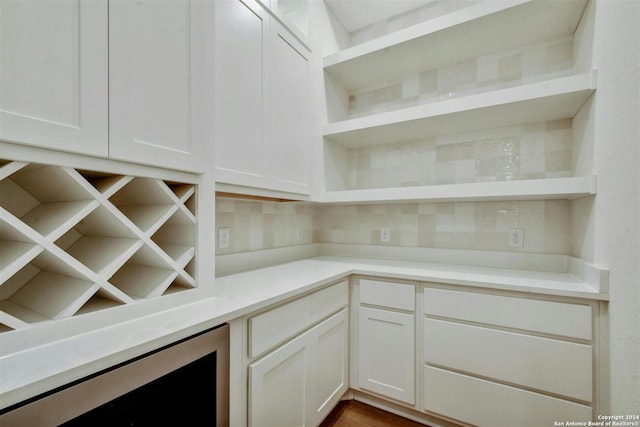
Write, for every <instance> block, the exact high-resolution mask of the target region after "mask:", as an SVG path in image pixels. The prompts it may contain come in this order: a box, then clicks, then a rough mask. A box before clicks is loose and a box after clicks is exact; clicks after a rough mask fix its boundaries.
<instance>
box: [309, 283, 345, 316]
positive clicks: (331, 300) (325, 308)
mask: <svg viewBox="0 0 640 427" xmlns="http://www.w3.org/2000/svg"><path fill="white" fill-rule="evenodd" d="M347 305H349V282H348V281H346V280H345V281H343V282H340V283H337V284H335V285H332V286H329V287H328V288H324V289H322V290H320V291H318V292H315V293H313V294H311V317H312V320H313V322H317V321H319V320H322V319H324V318H325V317H327V316H329V315H330V314H333V313H335V312H336V311H338V310H340V309H341V308H342V307H346V306H347Z"/></svg>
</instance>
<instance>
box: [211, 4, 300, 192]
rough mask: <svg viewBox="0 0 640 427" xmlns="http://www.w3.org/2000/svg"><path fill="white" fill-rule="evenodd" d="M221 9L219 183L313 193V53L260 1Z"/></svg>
mask: <svg viewBox="0 0 640 427" xmlns="http://www.w3.org/2000/svg"><path fill="white" fill-rule="evenodd" d="M215 8H216V13H215V15H216V18H215V19H216V21H215V22H216V25H215V48H214V51H215V63H216V73H215V75H214V81H215V93H216V96H215V137H214V140H215V170H216V181H217V182H219V183H223V184H231V185H236V186H240V187H244V188H245V190H244V191H250V190H248V188H261V189H267V190H274V191H282V192H288V193H298V194H308V193H309V173H308V164H309V162H310V159H309V152H310V149H309V143H310V139H311V133H310V123H311V116H310V108H309V105H310V100H309V92H308V91H309V56H310V52H309V50H308V48H307V47H306V46H305V45H304V44H303V43H302V42H301V41H300V40H299V39H297V38H296V37H295V36H294V35H293V34H292V33H290V32H289V31H288V30H287V29H286V28H285V27H284V26H283V25H282V24H281V23H280V22H279V21H278V20H277V19H276V18H275V17H273V16H272V15H271V13H270V12H269V11H268V10H267V9H265V8H264V7H263V5H262V3H259V2H256V1H254V0H243V1H241V0H221V1H216V2H215ZM239 191H243V190H242V189H240V190H239Z"/></svg>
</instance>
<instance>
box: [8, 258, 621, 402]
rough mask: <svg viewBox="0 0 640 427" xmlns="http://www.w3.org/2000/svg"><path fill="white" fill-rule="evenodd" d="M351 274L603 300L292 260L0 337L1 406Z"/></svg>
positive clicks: (467, 273) (492, 278)
mask: <svg viewBox="0 0 640 427" xmlns="http://www.w3.org/2000/svg"><path fill="white" fill-rule="evenodd" d="M351 274H359V275H369V276H378V277H383V278H396V279H405V280H413V281H421V282H437V283H446V284H454V285H464V286H470V287H477V288H485V289H494V290H507V291H519V292H526V293H535V294H541V295H552V296H565V297H575V298H586V299H595V300H607V299H608V295H607V294H606V293H602V292H599V291H598V290H597V289H595V288H594V287H592V286H590V285H589V284H588V283H586V282H585V281H582V280H580V279H578V278H577V277H575V276H573V275H571V274H568V273H551V272H540V271H526V270H509V269H500V268H489V267H472V266H460V265H449V264H432V263H420V262H409V261H390V260H382V259H361V258H348V257H330V256H324V257H317V258H312V259H306V260H301V261H294V262H290V263H286V264H281V265H277V266H273V267H267V268H261V269H257V270H252V271H248V272H244V273H237V274H232V275H228V276H224V277H219V278H217V279H216V282H215V289H214V290H213V292H211V293H203V292H199V293H198V292H194V293H193V294H192V295H193V297H192V300H189V299H187V300H185V302H184V303H183V304H180V305H177V306H174V307H169V308H166V309H163V310H159V311H155V312H152V313H145V314H143V315H140V316H136V317H134V318H130V319H128V320H121V319H112V320H111V321H110V322H109V323H108V324H106V325H104V326H103V327H98V328H95V329H92V330H89V331H86V332H84V333H79V334H75V335H73V336H69V337H66V338H63V339H59V340H55V341H52V342H49V343H46V344H43V345H39V346H35V347H28V346H26V347H25V348H23V349H18V350H16V349H13V348H10V349H9V350H8V351H7V349H6V348H5V346H4V345H3V339H2V338H3V337H2V335H0V352H1V354H0V381H1V382H0V392H1V394H0V408H6V407H9V406H11V405H14V404H16V403H19V402H21V401H23V400H25V399H29V398H32V397H34V396H37V395H39V394H41V393H44V392H47V391H49V390H52V389H54V388H56V387H60V386H62V385H64V384H67V383H69V382H71V381H75V380H78V379H81V378H83V377H85V376H87V375H91V374H93V373H96V372H99V371H101V370H103V369H106V368H108V367H110V366H113V365H115V364H118V363H121V362H123V361H126V360H128V359H130V358H133V357H136V356H139V355H141V354H144V353H146V352H148V351H152V350H154V349H156V348H158V347H161V346H163V345H166V344H169V343H171V342H174V341H176V340H179V339H182V338H185V337H188V336H190V335H192V334H195V333H198V332H200V331H203V330H206V329H208V328H211V327H214V326H216V325H219V324H222V323H225V322H228V321H230V320H233V319H236V318H239V317H241V316H244V315H247V314H250V313H252V312H254V311H256V310H260V309H262V308H264V307H267V306H269V305H272V304H277V303H279V302H282V301H284V300H286V299H289V298H293V297H295V296H297V295H301V294H304V293H306V292H309V291H312V290H314V289H316V288H320V287H322V286H324V285H327V284H330V283H333V282H335V281H337V280H340V279H342V278H345V277H347V276H349V275H351ZM3 335H4V334H3Z"/></svg>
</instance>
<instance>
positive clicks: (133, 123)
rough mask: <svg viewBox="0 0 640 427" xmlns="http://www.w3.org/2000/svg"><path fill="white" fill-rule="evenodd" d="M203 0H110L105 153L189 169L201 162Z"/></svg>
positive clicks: (207, 9)
mask: <svg viewBox="0 0 640 427" xmlns="http://www.w3.org/2000/svg"><path fill="white" fill-rule="evenodd" d="M210 10H211V8H210V6H208V5H207V3H206V2H204V1H202V0H189V1H187V0H173V1H153V2H152V1H111V2H110V3H109V136H110V144H109V155H110V157H112V158H115V159H119V160H134V161H140V162H144V163H147V164H153V165H158V166H165V167H170V168H175V169H182V170H189V171H203V170H204V168H205V166H206V161H207V158H206V155H204V154H205V153H206V149H205V148H206V127H207V126H206V120H207V117H206V94H207V85H206V78H207V75H206V74H207V73H206V62H207V61H206V49H205V36H206V34H205V30H206V27H207V23H208V22H212V21H211V19H212V16H211V17H209V15H210V13H209V12H210Z"/></svg>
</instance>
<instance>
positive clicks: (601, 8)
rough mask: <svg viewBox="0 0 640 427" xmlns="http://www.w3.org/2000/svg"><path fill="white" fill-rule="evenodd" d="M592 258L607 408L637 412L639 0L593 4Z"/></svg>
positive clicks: (639, 345)
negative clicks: (604, 332) (604, 273)
mask: <svg viewBox="0 0 640 427" xmlns="http://www.w3.org/2000/svg"><path fill="white" fill-rule="evenodd" d="M595 8H596V14H595V33H594V63H595V66H596V68H597V69H598V89H597V91H596V94H595V98H594V108H595V121H594V142H595V146H594V165H593V170H594V173H595V174H597V176H598V194H597V196H596V197H595V200H594V204H593V212H591V221H592V223H593V230H592V232H593V242H592V249H591V250H592V251H593V261H594V262H595V263H596V264H599V265H604V266H608V267H609V269H610V294H611V301H610V304H609V316H610V317H609V324H610V330H609V334H610V354H609V357H610V360H609V363H610V368H609V369H610V374H611V377H610V393H611V414H639V413H640V326H639V325H640V255H639V254H640V248H639V242H640V232H639V228H640V177H639V176H640V173H639V171H640V160H639V146H640V129H639V125H638V123H639V122H640V107H639V102H640V101H639V100H640V84H639V79H640V74H639V64H640V55H639V51H640V33H639V30H638V28H639V27H640V2H639V1H637V0H599V1H597V2H596V4H595Z"/></svg>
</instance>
